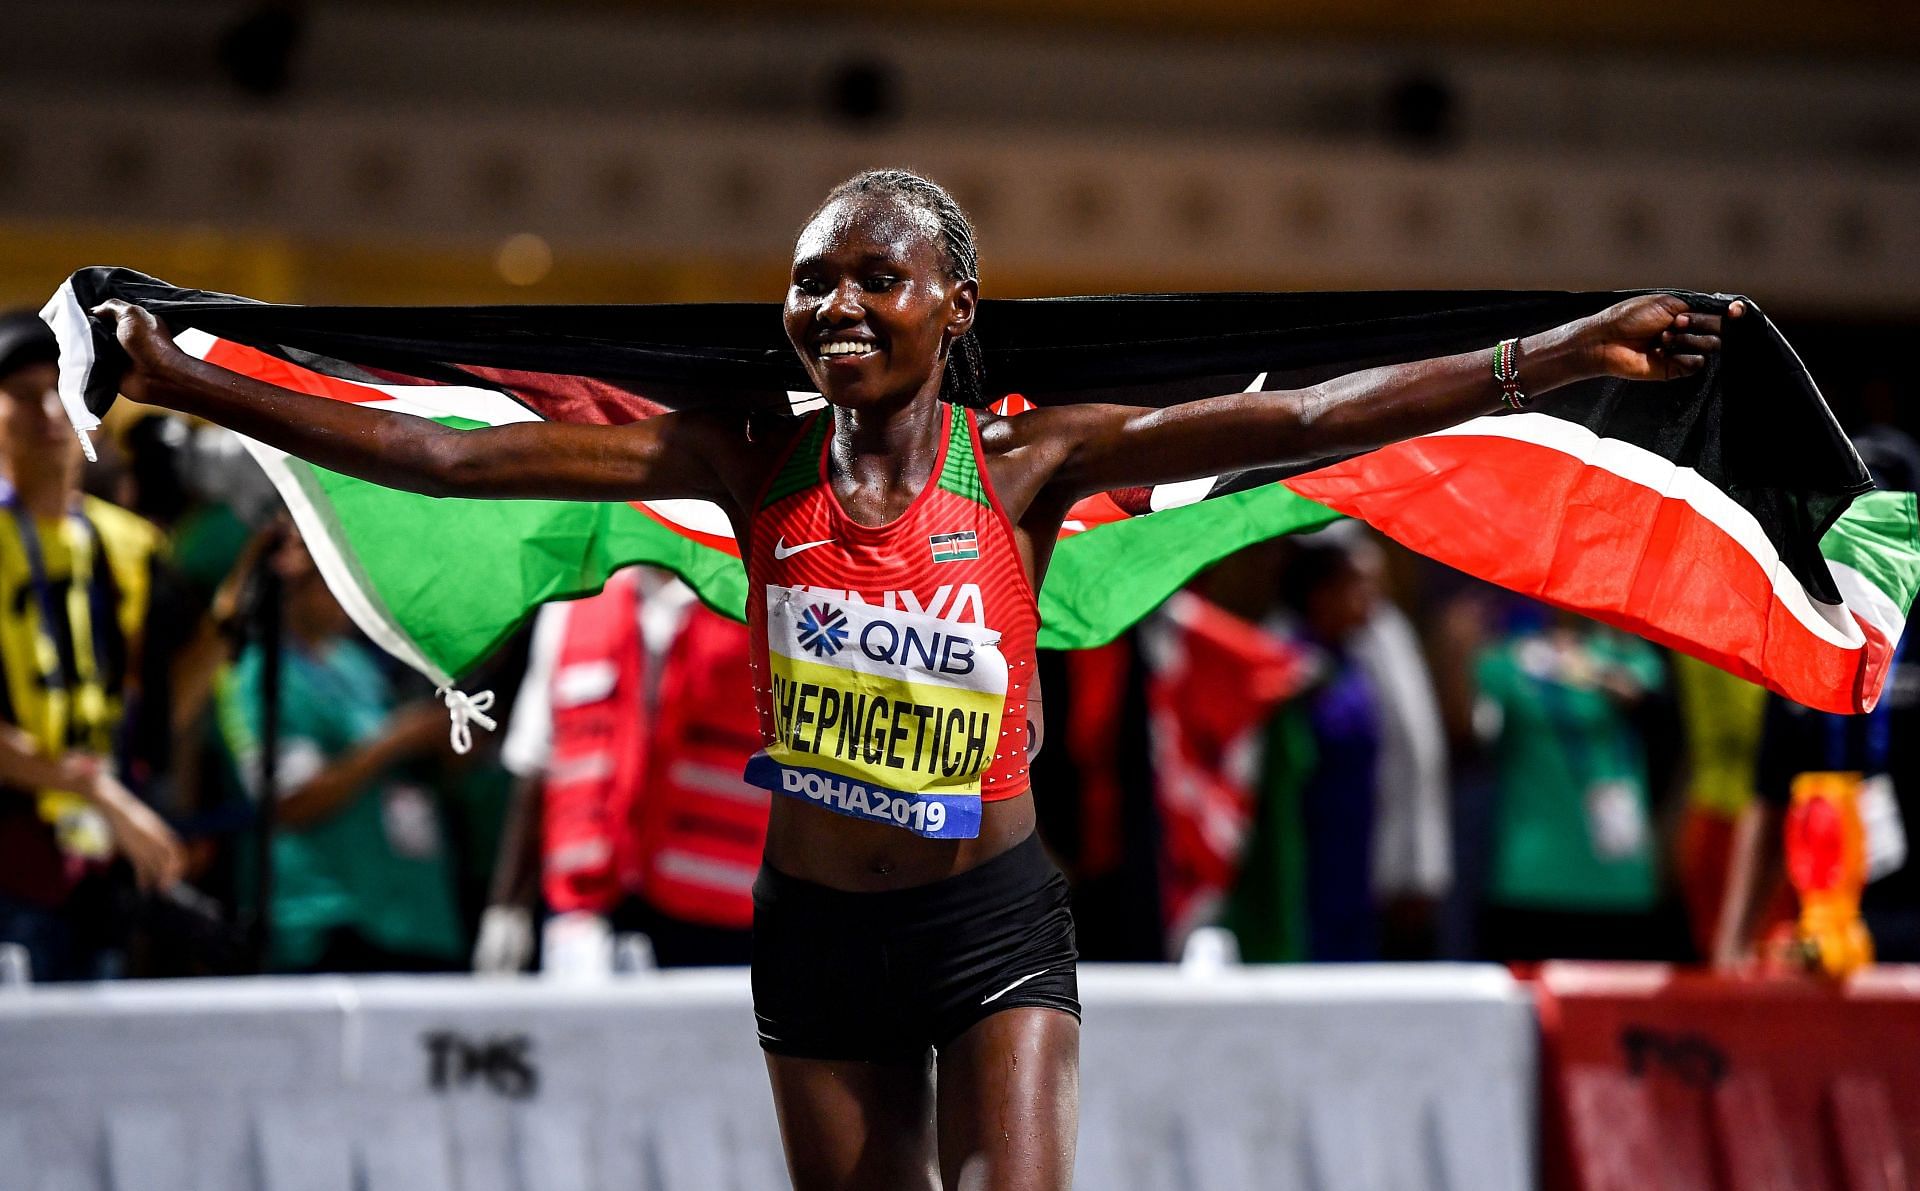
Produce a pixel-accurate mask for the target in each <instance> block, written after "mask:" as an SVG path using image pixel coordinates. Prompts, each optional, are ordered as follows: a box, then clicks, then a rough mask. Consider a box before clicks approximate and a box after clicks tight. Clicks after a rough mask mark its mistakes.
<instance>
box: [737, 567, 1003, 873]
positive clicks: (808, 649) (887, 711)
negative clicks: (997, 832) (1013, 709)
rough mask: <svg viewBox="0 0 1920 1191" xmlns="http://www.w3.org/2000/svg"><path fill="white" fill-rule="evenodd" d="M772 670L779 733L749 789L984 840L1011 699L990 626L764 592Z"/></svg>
mask: <svg viewBox="0 0 1920 1191" xmlns="http://www.w3.org/2000/svg"><path fill="white" fill-rule="evenodd" d="M767 663H768V667H767V668H768V675H767V677H768V680H769V682H770V683H771V685H772V688H773V717H774V734H775V737H776V739H775V742H774V743H773V744H770V745H769V746H767V748H766V749H765V750H763V751H762V752H759V753H756V754H755V755H754V757H753V759H752V760H751V761H750V762H748V764H747V773H746V778H747V780H748V781H749V782H751V783H753V784H754V785H757V786H764V787H765V788H767V789H769V790H774V791H777V792H779V793H781V794H786V795H788V796H790V797H794V798H802V799H805V800H807V801H809V802H814V803H817V804H819V805H821V806H824V807H826V808H827V809H828V810H832V811H837V812H839V813H840V814H844V815H851V816H853V817H854V818H858V819H869V820H872V821H873V822H876V823H889V824H892V825H894V826H896V827H904V828H906V829H907V830H909V831H912V832H915V833H916V834H919V835H924V836H927V837H929V838H932V839H971V838H973V837H975V836H977V835H978V834H979V833H980V775H981V774H982V773H984V772H985V771H986V770H987V768H988V767H989V766H990V765H992V764H993V761H994V759H995V758H994V749H995V748H996V746H997V745H998V744H999V741H1000V715H1001V711H1002V709H1003V708H1004V707H1005V705H1006V697H1007V662H1006V658H1005V657H1004V656H1003V655H1002V654H1001V652H1000V634H999V633H998V632H995V631H994V630H992V629H988V628H985V627H983V626H980V625H976V624H964V623H960V622H958V621H953V620H946V619H942V618H940V617H937V616H928V615H926V614H924V613H919V612H908V611H897V610H895V609H892V608H884V607H874V606H872V605H870V604H865V603H862V602H859V601H853V600H846V599H843V598H839V597H837V596H834V595H831V594H822V593H820V592H817V591H806V590H802V589H799V588H792V587H779V586H769V587H768V588H767Z"/></svg>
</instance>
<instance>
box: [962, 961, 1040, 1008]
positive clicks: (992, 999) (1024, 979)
mask: <svg viewBox="0 0 1920 1191" xmlns="http://www.w3.org/2000/svg"><path fill="white" fill-rule="evenodd" d="M1051 971H1053V969H1052V968H1041V969H1040V970H1039V971H1038V972H1028V973H1027V974H1026V975H1025V976H1022V977H1020V979H1018V980H1016V981H1014V982H1013V983H1012V984H1009V985H1007V986H1006V987H1005V988H1003V989H1001V990H1000V991H999V992H997V993H994V994H993V995H992V996H990V997H982V998H981V999H980V1003H981V1004H982V1005H990V1004H992V1003H993V1002H995V1001H997V1000H999V999H1000V998H1001V997H1004V996H1006V995H1007V994H1008V993H1010V992H1012V991H1013V990H1014V989H1016V988H1019V987H1020V986H1021V985H1023V984H1025V983H1026V982H1027V981H1029V980H1031V979H1033V978H1034V977H1035V976H1045V975H1046V974H1047V973H1048V972H1051Z"/></svg>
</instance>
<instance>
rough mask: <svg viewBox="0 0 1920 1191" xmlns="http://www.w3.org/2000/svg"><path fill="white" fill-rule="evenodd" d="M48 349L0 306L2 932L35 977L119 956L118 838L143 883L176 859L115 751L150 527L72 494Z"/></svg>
mask: <svg viewBox="0 0 1920 1191" xmlns="http://www.w3.org/2000/svg"><path fill="white" fill-rule="evenodd" d="M54 356H55V348H54V342H53V337H52V335H51V334H50V333H49V332H48V331H47V329H46V327H45V325H44V324H42V323H41V322H40V320H39V319H38V318H35V317H34V316H32V315H30V314H19V315H11V316H6V317H5V318H3V319H0V432H3V433H4V437H5V463H6V472H7V474H6V477H5V479H6V484H5V487H4V503H5V506H6V515H5V516H4V517H0V662H3V663H4V669H5V676H4V677H5V681H4V683H0V941H7V942H14V943H19V944H22V945H23V946H25V947H26V949H27V951H28V954H29V958H30V959H31V961H32V964H33V970H34V976H35V978H36V979H40V980H63V979H84V978H97V977H102V976H107V975H112V974H114V973H115V972H116V970H117V969H118V967H119V965H120V962H121V958H120V949H119V946H118V944H117V942H116V940H115V939H114V937H113V936H114V934H115V931H114V929H113V928H114V926H115V922H114V911H113V909H112V906H113V904H114V899H113V897H112V896H111V892H112V885H111V876H110V874H109V872H108V871H107V868H106V861H107V860H108V859H109V858H110V857H111V855H112V854H113V852H114V850H115V849H116V848H117V849H118V850H119V851H120V852H121V853H123V854H124V855H125V856H126V857H127V859H128V860H129V861H131V862H132V865H133V868H134V871H135V873H136V875H137V877H138V879H139V881H140V883H141V884H142V885H143V886H145V887H148V888H160V889H165V888H169V887H171V886H172V885H174V884H175V883H176V882H177V881H178V880H179V879H180V876H181V873H182V867H183V863H184V861H183V855H182V852H181V849H180V844H179V842H178V840H177V839H175V837H174V835H173V832H172V831H171V830H170V829H169V828H168V827H167V826H166V825H165V824H164V823H163V822H162V821H161V819H160V818H159V817H158V816H157V815H155V814H154V813H153V811H152V810H150V809H149V808H148V807H147V806H146V805H145V804H144V803H143V802H141V801H140V799H139V798H138V797H136V796H135V795H134V794H133V793H132V792H130V791H129V790H128V789H127V787H126V786H125V785H123V784H122V783H121V781H120V779H119V777H118V776H116V765H115V760H114V754H115V750H116V737H117V734H118V732H119V730H120V727H121V723H122V712H123V708H124V706H125V702H126V700H127V698H128V697H129V695H130V693H131V692H130V690H129V687H130V679H131V676H133V675H134V674H136V673H137V669H138V654H139V650H140V633H141V629H142V627H143V625H144V622H145V618H146V606H147V595H148V591H149V583H150V568H151V565H152V560H153V557H154V554H155V551H156V550H157V549H158V547H159V543H160V538H159V534H158V532H157V531H156V530H155V529H154V527H153V526H152V525H150V524H148V523H147V522H145V521H143V520H141V519H140V518H139V517H136V516H134V515H133V514H131V513H129V512H127V511H126V510H124V509H120V508H117V507H115V506H113V505H110V504H108V503H106V502H105V501H101V500H97V499H94V498H92V497H82V496H81V494H80V489H79V473H80V464H81V453H80V445H79V442H78V441H77V440H76V439H75V437H74V434H73V430H72V428H71V427H70V426H69V425H68V424H67V420H66V417H65V415H64V414H63V413H62V412H61V410H60V406H59V401H58V398H57V396H56V394H55V385H56V381H57V373H56V370H55V367H54V363H53V360H54Z"/></svg>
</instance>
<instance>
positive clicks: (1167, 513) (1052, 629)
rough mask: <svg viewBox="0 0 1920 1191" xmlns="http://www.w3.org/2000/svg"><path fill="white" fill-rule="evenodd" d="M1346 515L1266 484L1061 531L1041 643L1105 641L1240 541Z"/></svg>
mask: <svg viewBox="0 0 1920 1191" xmlns="http://www.w3.org/2000/svg"><path fill="white" fill-rule="evenodd" d="M1340 519H1341V515H1340V514H1339V513H1336V512H1334V511H1333V510H1332V509H1329V508H1328V507H1326V506H1325V505H1323V504H1319V503H1316V502H1314V501H1311V500H1308V499H1307V498H1306V497H1304V496H1300V495H1298V494H1296V493H1295V492H1293V491H1292V490H1291V489H1289V488H1286V487H1283V486H1282V485H1279V484H1267V485H1265V486H1263V487H1260V488H1250V489H1248V490H1247V491H1245V492H1236V493H1233V494H1232V495H1230V496H1217V497H1214V498H1213V499H1211V500H1204V501H1200V502H1197V503H1195V504H1190V505H1183V506H1181V507H1179V508H1176V509H1163V510H1161V511H1160V512H1157V513H1154V514H1153V515H1151V516H1148V517H1135V518H1131V519H1129V520H1126V521H1114V522H1109V523H1108V524H1106V525H1099V526H1095V527H1094V528H1092V529H1089V530H1087V531H1086V532H1084V533H1077V534H1074V535H1073V536H1072V537H1068V538H1062V539H1061V540H1060V544H1059V545H1058V546H1056V547H1054V550H1053V562H1052V565H1050V566H1049V567H1048V568H1047V579H1046V583H1045V584H1044V585H1043V586H1042V587H1041V589H1040V647H1041V648H1042V649H1090V648H1092V647H1093V646H1096V645H1104V644H1106V643H1107V642H1109V641H1111V640H1113V639H1114V638H1115V637H1117V636H1119V635H1120V634H1121V633H1123V632H1125V631H1126V629H1127V627H1128V626H1130V625H1132V624H1133V623H1134V622H1135V621H1137V620H1139V619H1140V618H1141V617H1143V616H1145V615H1146V614H1147V613H1149V612H1151V611H1153V609H1154V608H1156V607H1158V606H1159V605H1160V603H1161V601H1163V600H1165V599H1166V598H1167V597H1168V596H1170V595H1172V594H1173V593H1174V592H1176V591H1178V590H1179V589H1180V588H1181V587H1182V586H1184V585H1185V584H1186V582H1187V580H1189V579H1191V578H1193V577H1194V576H1195V575H1197V574H1199V573H1200V572H1201V571H1203V570H1205V569H1206V568H1208V567H1209V566H1212V565H1213V564H1214V563H1216V562H1218V561H1220V560H1221V559H1223V558H1225V557H1226V556H1227V555H1229V554H1232V553H1233V552H1234V551H1236V550H1238V549H1240V548H1241V547H1243V546H1251V545H1252V544H1253V543H1255V542H1263V541H1265V540H1266V539H1268V538H1271V537H1276V536H1278V535H1280V534H1285V533H1299V532H1301V531H1303V530H1309V529H1318V528H1320V527H1321V526H1323V525H1326V524H1327V523H1328V522H1331V521H1338V520H1340Z"/></svg>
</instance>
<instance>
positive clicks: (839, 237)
mask: <svg viewBox="0 0 1920 1191" xmlns="http://www.w3.org/2000/svg"><path fill="white" fill-rule="evenodd" d="M976 289H977V287H976V286H975V284H974V283H973V282H972V281H955V280H953V279H952V278H951V277H949V276H948V275H947V262H946V257H945V254H944V253H943V252H942V250H941V247H940V241H939V232H938V229H937V227H936V226H935V224H934V219H933V216H932V215H930V214H929V213H927V212H926V211H923V210H921V209H920V208H919V207H916V206H914V205H912V204H910V203H906V202H902V201H901V200H899V199H897V198H895V197H893V196H891V195H884V194H853V195H847V196H845V197H844V198H840V199H836V200H835V201H834V202H832V203H830V204H828V205H827V207H826V208H825V209H824V210H822V211H821V212H820V214H819V215H818V216H816V217H815V218H814V220H813V222H812V223H809V224H808V225H807V226H806V227H805V228H804V229H802V231H801V232H800V239H799V242H798V243H797V244H795V245H794V250H793V277H792V280H791V284H789V286H788V288H787V305H786V325H787V338H788V340H790V341H791V342H792V343H793V348H794V350H795V351H797V352H799V353H800V361H801V363H802V364H804V365H805V366H806V369H807V374H808V375H809V376H811V377H812V378H813V383H814V386H815V387H816V388H817V389H819V391H820V393H821V395H822V396H824V397H825V398H826V399H827V400H828V401H830V402H832V403H833V404H835V405H841V406H846V407H848V408H850V409H861V408H874V407H883V406H887V405H893V404H898V403H900V402H903V401H910V400H912V399H913V398H915V397H916V396H918V395H919V394H920V393H922V392H923V391H928V390H929V388H930V391H931V392H932V393H934V394H937V393H938V392H939V386H940V373H941V369H942V367H943V366H944V364H945V360H946V349H947V345H948V344H949V343H951V342H952V341H953V340H955V339H958V338H959V337H960V336H961V335H962V334H965V332H966V330H967V328H968V327H969V326H970V325H971V324H972V322H973V309H974V301H975V296H976Z"/></svg>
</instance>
